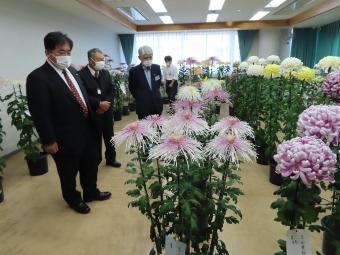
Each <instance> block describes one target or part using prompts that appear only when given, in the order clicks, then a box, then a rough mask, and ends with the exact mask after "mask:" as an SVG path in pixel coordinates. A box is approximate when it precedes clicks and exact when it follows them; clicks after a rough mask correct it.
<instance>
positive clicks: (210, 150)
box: [205, 134, 256, 165]
mask: <svg viewBox="0 0 340 255" xmlns="http://www.w3.org/2000/svg"><path fill="white" fill-rule="evenodd" d="M205 154H206V155H207V156H208V157H210V158H211V159H215V160H218V161H219V162H220V163H225V162H230V163H232V164H236V165H238V164H239V161H241V160H244V161H247V162H252V159H253V158H255V157H256V152H255V148H254V145H253V144H252V143H250V142H249V141H248V140H246V139H244V138H242V137H238V136H235V135H233V134H220V135H218V136H216V137H215V138H213V139H212V140H211V141H210V142H209V143H208V144H207V146H206V147H205Z"/></svg>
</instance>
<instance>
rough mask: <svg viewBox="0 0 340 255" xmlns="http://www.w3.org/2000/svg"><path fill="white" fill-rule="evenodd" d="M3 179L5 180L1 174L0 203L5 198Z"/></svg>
mask: <svg viewBox="0 0 340 255" xmlns="http://www.w3.org/2000/svg"><path fill="white" fill-rule="evenodd" d="M2 181H3V178H2V176H0V203H2V202H3V201H4V199H5V195H4V186H2Z"/></svg>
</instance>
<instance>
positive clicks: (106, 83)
mask: <svg viewBox="0 0 340 255" xmlns="http://www.w3.org/2000/svg"><path fill="white" fill-rule="evenodd" d="M79 76H80V78H81V79H82V81H83V84H84V87H85V90H86V93H87V96H88V99H89V102H90V105H91V108H92V110H93V111H94V112H95V111H96V110H97V109H98V107H99V102H100V101H109V102H111V108H110V110H108V111H107V112H105V113H104V114H103V117H104V118H105V119H106V120H108V121H112V119H113V102H114V84H113V81H112V79H111V75H110V73H109V71H107V70H105V69H103V70H101V71H100V72H99V84H98V82H97V81H96V80H95V78H94V77H93V76H92V74H91V72H90V70H89V68H88V67H87V66H86V67H84V68H83V69H81V70H80V71H79ZM98 89H100V90H101V94H100V95H99V94H98ZM97 117H100V115H98V116H97Z"/></svg>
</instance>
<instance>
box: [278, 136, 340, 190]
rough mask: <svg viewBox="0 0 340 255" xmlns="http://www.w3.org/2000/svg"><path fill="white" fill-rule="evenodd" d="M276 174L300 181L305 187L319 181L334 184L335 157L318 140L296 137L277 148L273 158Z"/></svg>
mask: <svg viewBox="0 0 340 255" xmlns="http://www.w3.org/2000/svg"><path fill="white" fill-rule="evenodd" d="M274 160H275V161H276V162H277V167H276V173H278V174H281V175H282V176H283V177H290V178H291V179H292V180H297V179H299V178H300V179H301V181H302V182H303V183H304V184H305V185H306V186H307V187H311V186H312V184H313V183H314V182H315V183H319V182H321V181H329V182H334V173H335V172H336V155H335V154H334V153H333V152H332V151H331V149H330V148H329V147H328V146H327V145H326V144H325V143H324V142H323V141H321V140H320V139H317V138H314V137H309V136H308V137H296V138H294V139H292V140H289V141H285V142H283V143H282V144H280V145H279V146H278V147H277V154H276V155H275V156H274Z"/></svg>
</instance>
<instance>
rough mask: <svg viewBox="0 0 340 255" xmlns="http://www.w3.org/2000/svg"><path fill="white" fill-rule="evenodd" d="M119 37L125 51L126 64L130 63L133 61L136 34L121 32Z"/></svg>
mask: <svg viewBox="0 0 340 255" xmlns="http://www.w3.org/2000/svg"><path fill="white" fill-rule="evenodd" d="M119 39H120V43H121V45H122V49H123V52H124V56H125V61H126V64H128V65H130V64H131V62H132V54H133V48H134V47H133V46H134V42H135V35H134V34H120V35H119Z"/></svg>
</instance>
